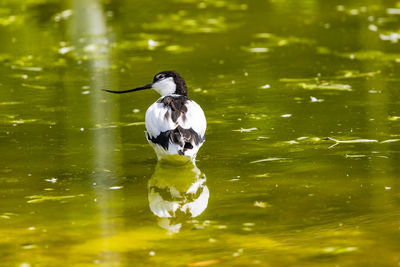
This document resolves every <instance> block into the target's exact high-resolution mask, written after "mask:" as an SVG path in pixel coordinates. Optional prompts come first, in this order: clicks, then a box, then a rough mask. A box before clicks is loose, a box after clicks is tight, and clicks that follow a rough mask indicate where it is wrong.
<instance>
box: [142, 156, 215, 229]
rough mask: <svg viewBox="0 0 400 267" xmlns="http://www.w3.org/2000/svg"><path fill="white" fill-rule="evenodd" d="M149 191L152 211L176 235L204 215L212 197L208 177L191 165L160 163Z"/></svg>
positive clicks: (161, 224)
mask: <svg viewBox="0 0 400 267" xmlns="http://www.w3.org/2000/svg"><path fill="white" fill-rule="evenodd" d="M147 188H148V199H149V206H150V210H151V211H152V212H153V213H154V215H156V216H157V217H158V218H159V219H158V224H159V225H160V226H161V227H162V228H164V229H167V230H168V231H169V232H172V233H177V232H179V230H180V229H181V228H182V226H183V224H184V223H185V221H186V220H187V219H190V218H194V217H197V216H199V215H200V214H202V213H203V211H204V210H205V209H206V208H207V205H208V198H209V196H210V192H209V190H208V187H207V185H206V175H205V174H204V173H202V172H201V171H200V169H199V168H197V167H196V166H195V165H193V164H191V163H188V164H185V165H182V166H175V165H167V164H163V163H158V164H157V166H156V169H155V171H154V173H153V175H152V177H151V178H150V179H149V181H148V184H147Z"/></svg>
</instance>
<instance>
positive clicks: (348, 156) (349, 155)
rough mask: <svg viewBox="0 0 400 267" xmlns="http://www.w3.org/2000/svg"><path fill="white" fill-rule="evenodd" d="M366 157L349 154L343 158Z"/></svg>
mask: <svg viewBox="0 0 400 267" xmlns="http://www.w3.org/2000/svg"><path fill="white" fill-rule="evenodd" d="M366 156H367V155H351V154H345V155H344V157H345V158H365V157H366Z"/></svg>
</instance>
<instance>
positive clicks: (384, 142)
mask: <svg viewBox="0 0 400 267" xmlns="http://www.w3.org/2000/svg"><path fill="white" fill-rule="evenodd" d="M399 141H400V139H388V140H385V141H382V142H381V144H386V143H394V142H399Z"/></svg>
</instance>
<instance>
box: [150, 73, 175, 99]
mask: <svg viewBox="0 0 400 267" xmlns="http://www.w3.org/2000/svg"><path fill="white" fill-rule="evenodd" d="M153 89H154V90H155V91H157V92H158V93H159V94H160V95H162V96H166V95H172V94H173V93H175V90H176V84H175V82H174V78H172V77H168V78H166V79H164V80H161V81H159V82H156V83H155V84H153Z"/></svg>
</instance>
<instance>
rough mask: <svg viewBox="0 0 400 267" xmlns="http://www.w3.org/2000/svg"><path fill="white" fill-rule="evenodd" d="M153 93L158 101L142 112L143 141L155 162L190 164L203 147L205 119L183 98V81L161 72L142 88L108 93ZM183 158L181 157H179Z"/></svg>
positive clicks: (192, 102)
mask: <svg viewBox="0 0 400 267" xmlns="http://www.w3.org/2000/svg"><path fill="white" fill-rule="evenodd" d="M144 89H154V90H155V91H157V92H158V93H159V94H160V95H161V96H162V97H161V98H159V99H158V100H157V101H156V102H155V103H154V104H152V105H151V106H150V107H149V108H148V109H147V111H146V138H147V141H148V142H149V143H150V144H151V145H152V147H153V148H154V150H155V152H156V153H157V157H158V159H159V160H160V159H165V158H168V159H171V158H172V159H174V160H176V159H178V160H184V161H188V160H191V161H193V162H194V160H195V158H196V155H197V152H198V151H199V149H200V147H201V146H202V144H203V143H204V140H205V138H204V134H205V132H206V126H207V122H206V118H205V116H204V112H203V110H202V109H201V107H200V106H199V105H198V104H197V103H196V102H194V101H193V100H190V99H189V98H188V97H187V87H186V83H185V81H184V79H183V78H182V77H181V76H180V75H179V74H178V73H177V72H175V71H162V72H160V73H158V74H156V75H155V76H154V79H153V82H152V83H150V84H147V85H144V86H142V87H138V88H135V89H130V90H125V91H111V90H105V91H107V92H111V93H127V92H133V91H139V90H144ZM182 156H183V157H182Z"/></svg>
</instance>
